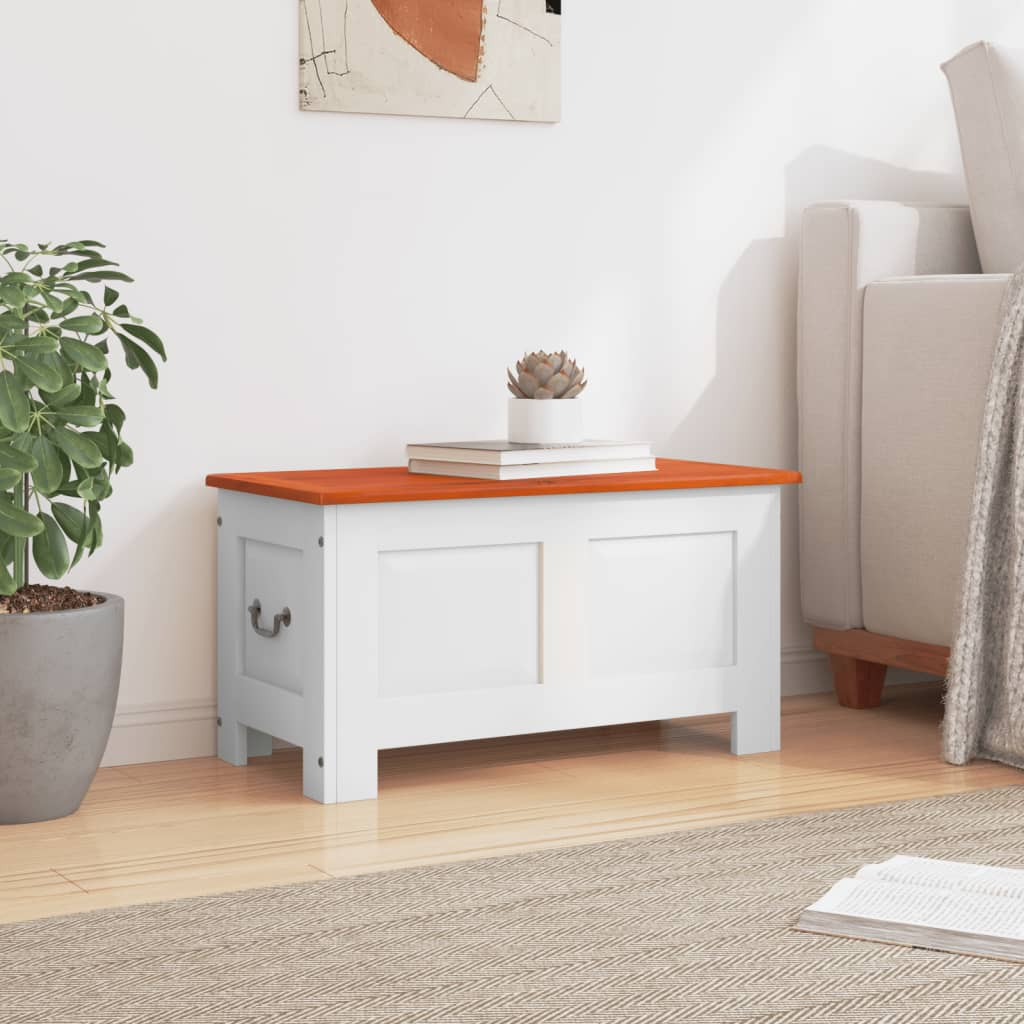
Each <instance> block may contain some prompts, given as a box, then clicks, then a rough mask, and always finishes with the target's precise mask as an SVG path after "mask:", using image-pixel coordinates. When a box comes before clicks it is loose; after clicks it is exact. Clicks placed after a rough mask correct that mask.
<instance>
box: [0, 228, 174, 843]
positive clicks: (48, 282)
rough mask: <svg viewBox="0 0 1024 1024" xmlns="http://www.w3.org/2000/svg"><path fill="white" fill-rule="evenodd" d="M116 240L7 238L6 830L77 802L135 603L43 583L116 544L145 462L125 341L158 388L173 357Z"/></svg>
mask: <svg viewBox="0 0 1024 1024" xmlns="http://www.w3.org/2000/svg"><path fill="white" fill-rule="evenodd" d="M102 249H103V246H102V245H101V244H100V243H99V242H92V241H81V242H67V243H65V244H63V245H51V244H49V243H45V244H39V245H35V246H30V245H23V244H20V243H12V242H8V241H6V240H2V239H0V260H2V263H0V824H12V823H17V822H26V821H43V820H46V819H49V818H58V817H61V816H63V815H65V814H71V813H72V812H74V811H75V810H77V808H78V805H79V804H80V803H81V801H82V797H84V796H85V792H86V790H87V789H88V788H89V784H90V783H91V782H92V779H93V776H94V775H95V774H96V769H97V768H98V767H99V763H100V759H101V758H102V756H103V751H104V749H105V747H106V744H107V739H108V737H109V735H110V726H111V722H112V721H113V717H114V706H115V704H116V702H117V689H118V684H119V682H120V675H121V645H122V640H123V618H124V603H123V601H122V599H121V598H120V597H116V596H114V595H112V594H101V593H96V594H89V593H83V592H79V591H75V590H72V589H71V588H68V587H55V586H52V585H45V584H33V583H30V582H29V577H30V574H31V571H32V570H31V565H32V564H34V565H35V568H36V569H37V570H38V571H39V573H40V574H41V575H42V576H44V577H45V578H46V579H50V580H57V579H60V578H61V577H62V576H64V574H65V573H67V572H68V570H69V569H70V568H71V567H72V566H74V565H77V563H78V562H79V560H80V559H81V558H82V557H83V556H84V555H91V554H92V553H93V552H94V551H95V550H96V549H97V548H98V547H99V546H100V544H102V542H103V527H102V523H101V520H100V510H101V507H102V503H103V502H104V501H105V500H106V499H107V498H108V497H110V494H111V484H110V480H111V477H112V476H113V475H114V474H115V473H117V472H119V471H120V470H122V469H124V468H125V467H126V466H130V465H131V464H132V450H131V448H129V447H128V445H127V443H126V442H125V441H124V439H123V438H122V435H121V431H122V428H123V427H124V422H125V414H124V411H123V410H122V408H121V407H120V406H119V405H117V404H116V403H115V401H114V396H113V394H112V393H111V391H110V378H111V370H110V356H111V350H112V349H113V348H120V349H121V350H122V352H123V354H124V359H125V362H126V363H127V364H128V366H129V367H130V368H132V369H139V370H142V372H143V373H144V374H145V375H146V377H147V378H148V380H149V383H150V386H151V387H154V388H155V387H156V386H157V376H158V374H157V366H156V362H155V361H154V359H153V356H152V355H151V354H150V353H151V352H152V353H154V354H155V355H156V356H158V357H159V358H161V359H165V358H166V355H165V353H164V346H163V343H162V342H161V341H160V338H159V337H158V336H157V335H156V334H154V333H153V331H151V330H150V329H149V328H148V327H145V326H144V325H143V323H142V321H141V320H139V319H138V318H137V317H134V316H132V314H131V313H130V312H129V310H128V308H127V307H126V306H125V305H124V304H123V303H122V302H121V298H120V296H119V295H118V293H117V292H116V291H115V290H114V287H113V285H114V284H115V283H117V282H121V281H131V278H130V277H128V276H127V275H126V274H123V273H121V271H119V270H118V269H117V264H115V263H112V262H111V261H110V260H108V259H105V258H104V256H103V255H102V253H101V250H102Z"/></svg>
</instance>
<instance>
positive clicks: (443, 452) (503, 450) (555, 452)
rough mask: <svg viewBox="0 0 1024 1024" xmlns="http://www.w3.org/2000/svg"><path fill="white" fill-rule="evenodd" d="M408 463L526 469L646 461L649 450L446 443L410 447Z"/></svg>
mask: <svg viewBox="0 0 1024 1024" xmlns="http://www.w3.org/2000/svg"><path fill="white" fill-rule="evenodd" d="M405 453H406V456H407V457H408V458H410V459H430V460H433V461H441V462H466V463H476V464H478V465H483V466H525V465H532V464H534V463H539V462H586V461H587V460H592V459H648V458H650V457H651V446H650V445H649V444H643V443H642V442H639V441H579V442H578V443H576V444H559V445H550V444H517V443H516V442H514V441H446V442H442V443H438V444H410V445H407V446H406V449H405Z"/></svg>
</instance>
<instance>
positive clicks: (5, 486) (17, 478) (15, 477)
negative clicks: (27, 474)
mask: <svg viewBox="0 0 1024 1024" xmlns="http://www.w3.org/2000/svg"><path fill="white" fill-rule="evenodd" d="M22 476H23V474H22V471H21V470H20V469H8V468H7V467H6V466H0V491H9V490H10V489H11V488H12V487H14V486H16V485H17V484H18V483H20V482H21V478H22Z"/></svg>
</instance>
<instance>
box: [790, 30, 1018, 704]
mask: <svg viewBox="0 0 1024 1024" xmlns="http://www.w3.org/2000/svg"><path fill="white" fill-rule="evenodd" d="M944 70H945V72H946V75H947V77H948V79H949V82H950V87H951V92H952V95H953V101H954V108H955V111H956V114H957V121H958V126H959V130H960V142H961V151H962V155H963V159H964V166H965V171H966V178H967V188H968V195H969V199H970V208H968V207H954V206H925V205H913V204H907V203H895V202H835V203H824V204H819V205H816V206H813V207H810V208H809V209H808V210H807V211H805V214H804V218H803V225H802V237H801V254H800V305H799V314H798V325H799V326H798V330H799V338H798V361H799V369H798V394H799V404H800V468H801V470H802V471H803V474H804V485H803V487H802V488H801V494H800V502H801V504H800V559H801V591H802V602H803V611H804V617H805V619H806V620H807V622H809V623H810V624H812V625H813V626H814V627H815V629H814V636H815V645H816V646H817V647H818V648H819V649H821V650H824V651H827V652H828V653H829V655H830V656H831V660H832V667H833V673H834V678H835V683H836V692H837V696H838V697H839V701H840V703H842V704H845V705H847V706H851V707H870V706H873V705H875V704H877V703H878V702H879V700H880V699H881V693H882V686H883V683H884V679H885V672H886V667H887V666H889V665H895V666H900V667H904V668H911V669H915V670H921V671H927V672H933V673H936V674H944V672H945V668H946V659H947V656H948V652H949V646H950V644H951V642H952V639H953V632H954V628H955V617H956V606H957V600H958V596H959V589H960V575H961V570H962V566H963V560H964V553H965V546H966V538H967V520H968V510H969V506H970V501H971V493H972V487H973V482H974V465H975V457H976V452H977V445H978V439H979V433H980V427H981V415H982V409H983V404H984V397H985V389H986V385H987V382H988V375H989V369H990V365H991V358H992V352H993V348H994V344H995V339H996V334H997V331H998V326H999V322H1000V307H1001V302H1002V297H1003V292H1004V289H1005V287H1006V283H1007V281H1008V279H1009V272H1010V271H1012V270H1014V269H1015V268H1016V266H1017V264H1018V263H1020V262H1021V261H1022V260H1024V135H1022V133H1024V54H1022V53H1016V52H1014V51H1007V50H1002V49H1000V48H997V47H993V46H991V45H990V44H987V43H978V44H975V45H974V46H972V47H968V48H967V49H966V50H964V51H962V52H961V53H960V54H958V55H957V56H956V57H955V58H953V60H951V61H950V62H949V63H948V64H946V65H944ZM979 254H980V258H979ZM983 270H984V272H983Z"/></svg>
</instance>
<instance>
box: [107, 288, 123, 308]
mask: <svg viewBox="0 0 1024 1024" xmlns="http://www.w3.org/2000/svg"><path fill="white" fill-rule="evenodd" d="M119 298H120V295H118V293H117V292H115V291H114V289H113V288H110V287H107V286H104V288H103V305H104V306H112V305H113V304H114V303H115V302H117V300H118V299H119Z"/></svg>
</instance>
